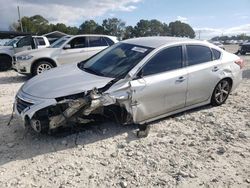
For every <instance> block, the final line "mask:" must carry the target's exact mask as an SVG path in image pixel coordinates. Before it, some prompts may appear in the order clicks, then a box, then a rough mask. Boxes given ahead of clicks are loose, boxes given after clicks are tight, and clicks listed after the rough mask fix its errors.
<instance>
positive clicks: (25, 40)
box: [17, 36, 32, 48]
mask: <svg viewBox="0 0 250 188" xmlns="http://www.w3.org/2000/svg"><path fill="white" fill-rule="evenodd" d="M31 43H32V37H31V36H27V37H23V38H22V39H20V40H19V42H18V43H17V47H18V48H21V47H23V46H31Z"/></svg>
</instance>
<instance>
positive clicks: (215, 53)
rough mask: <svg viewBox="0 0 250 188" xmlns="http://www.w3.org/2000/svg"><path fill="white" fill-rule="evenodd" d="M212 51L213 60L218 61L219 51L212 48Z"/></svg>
mask: <svg viewBox="0 0 250 188" xmlns="http://www.w3.org/2000/svg"><path fill="white" fill-rule="evenodd" d="M212 51H213V54H214V60H216V59H220V55H221V53H220V51H219V50H216V49H214V48H212Z"/></svg>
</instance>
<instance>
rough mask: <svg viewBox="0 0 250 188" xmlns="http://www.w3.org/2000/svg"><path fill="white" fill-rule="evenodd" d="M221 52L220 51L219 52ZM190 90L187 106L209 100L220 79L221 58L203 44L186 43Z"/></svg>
mask: <svg viewBox="0 0 250 188" xmlns="http://www.w3.org/2000/svg"><path fill="white" fill-rule="evenodd" d="M219 53H220V52H219ZM186 55H187V72H188V91H187V101H186V106H190V105H194V104H198V103H201V102H205V101H207V100H208V99H209V98H210V97H211V95H212V92H213V90H214V87H215V85H216V84H217V83H218V81H219V80H220V76H219V74H220V69H221V67H222V65H221V62H220V60H219V59H218V58H217V59H216V58H215V57H214V56H213V53H212V50H211V49H210V48H209V47H207V46H203V45H186Z"/></svg>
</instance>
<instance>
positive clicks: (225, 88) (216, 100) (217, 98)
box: [211, 79, 231, 106]
mask: <svg viewBox="0 0 250 188" xmlns="http://www.w3.org/2000/svg"><path fill="white" fill-rule="evenodd" d="M230 91H231V82H230V81H229V80H228V79H223V80H221V81H220V82H219V83H218V84H217V85H216V86H215V88H214V92H213V95H212V98H211V104H212V105H213V106H219V105H222V104H223V103H225V102H226V100H227V98H228V96H229V94H230Z"/></svg>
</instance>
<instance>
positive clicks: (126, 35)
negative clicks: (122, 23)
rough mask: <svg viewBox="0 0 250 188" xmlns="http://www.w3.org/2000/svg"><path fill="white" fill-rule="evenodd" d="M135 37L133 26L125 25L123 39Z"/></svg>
mask: <svg viewBox="0 0 250 188" xmlns="http://www.w3.org/2000/svg"><path fill="white" fill-rule="evenodd" d="M134 37H135V31H134V27H133V26H127V27H126V28H125V31H124V35H123V39H129V38H134Z"/></svg>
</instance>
